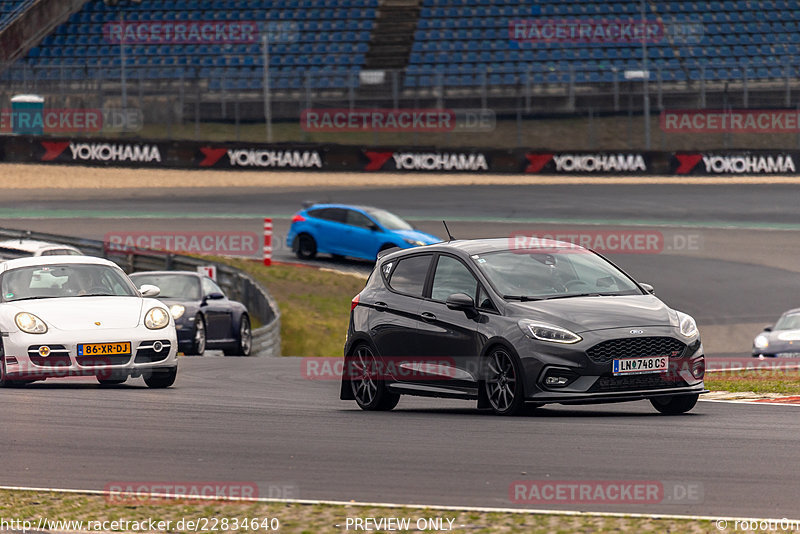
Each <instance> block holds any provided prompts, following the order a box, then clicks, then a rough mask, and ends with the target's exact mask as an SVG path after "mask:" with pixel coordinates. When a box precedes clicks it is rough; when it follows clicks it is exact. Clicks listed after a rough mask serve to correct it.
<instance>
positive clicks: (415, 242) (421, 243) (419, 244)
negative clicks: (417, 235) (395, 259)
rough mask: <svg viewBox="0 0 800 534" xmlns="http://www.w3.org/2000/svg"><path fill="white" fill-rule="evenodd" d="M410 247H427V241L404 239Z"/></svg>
mask: <svg viewBox="0 0 800 534" xmlns="http://www.w3.org/2000/svg"><path fill="white" fill-rule="evenodd" d="M403 241H405V242H406V243H408V244H409V245H413V246H415V247H422V246H424V245H425V241H420V240H419V239H405V238H404V239H403Z"/></svg>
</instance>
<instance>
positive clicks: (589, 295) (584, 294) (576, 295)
mask: <svg viewBox="0 0 800 534" xmlns="http://www.w3.org/2000/svg"><path fill="white" fill-rule="evenodd" d="M614 296H616V294H615V293H571V294H568V295H553V296H551V297H545V298H544V299H545V300H554V299H568V298H572V297H614Z"/></svg>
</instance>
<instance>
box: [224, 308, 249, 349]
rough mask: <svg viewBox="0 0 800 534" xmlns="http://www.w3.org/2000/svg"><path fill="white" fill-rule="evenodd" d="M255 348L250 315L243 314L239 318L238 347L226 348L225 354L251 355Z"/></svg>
mask: <svg viewBox="0 0 800 534" xmlns="http://www.w3.org/2000/svg"><path fill="white" fill-rule="evenodd" d="M252 348H253V332H252V330H251V329H250V317H248V316H247V315H246V314H244V315H242V318H241V319H240V320H239V332H238V334H237V335H236V347H234V348H231V349H224V350H223V351H222V352H223V353H224V354H225V356H250V351H251V350H252Z"/></svg>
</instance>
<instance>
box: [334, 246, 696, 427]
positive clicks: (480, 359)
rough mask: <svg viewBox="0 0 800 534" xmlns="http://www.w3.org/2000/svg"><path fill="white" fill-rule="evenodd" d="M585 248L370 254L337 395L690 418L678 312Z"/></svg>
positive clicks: (691, 351) (689, 340) (685, 325)
mask: <svg viewBox="0 0 800 534" xmlns="http://www.w3.org/2000/svg"><path fill="white" fill-rule="evenodd" d="M652 293H653V288H652V287H651V286H648V285H646V284H640V283H637V282H636V281H635V280H633V279H632V278H631V277H630V276H628V275H627V274H626V273H625V272H623V271H622V270H621V269H619V268H618V267H616V266H615V265H614V264H613V263H611V262H610V261H608V260H607V259H605V258H603V257H602V256H600V255H599V254H596V253H595V252H592V251H590V250H588V249H585V248H582V247H578V246H575V245H573V244H570V243H563V242H559V241H541V242H538V243H536V244H533V245H527V246H526V247H525V248H518V247H514V246H512V243H511V242H510V241H509V240H507V239H481V240H469V241H451V242H448V243H442V244H437V245H429V246H425V247H419V248H415V249H410V250H403V251H396V252H389V253H384V254H383V255H381V256H379V258H378V261H377V263H376V266H375V269H374V270H373V272H372V274H371V275H370V277H369V279H368V281H367V284H366V287H365V288H364V289H363V290H362V291H361V292H360V293H359V294H358V295H357V296H356V297H355V298H354V299H353V302H352V307H351V314H350V326H349V328H348V332H347V341H346V344H345V366H344V369H345V372H344V374H343V377H342V386H341V394H340V397H341V398H342V399H344V400H355V401H356V402H357V403H358V405H359V406H360V407H361V408H363V409H365V410H390V409H392V408H393V407H394V406H396V405H397V402H398V400H399V398H400V395H402V394H409V395H421V396H431V397H449V398H462V399H476V400H477V403H478V408H489V409H492V410H493V411H494V412H496V413H498V414H515V413H519V412H521V411H523V409H524V408H525V406H526V405H527V406H528V407H536V406H540V405H543V404H547V403H564V404H569V403H601V402H620V401H632V400H640V399H649V400H650V402H651V403H652V405H653V406H654V407H655V408H656V409H657V410H658V411H659V412H661V413H664V414H679V413H684V412H687V411H689V410H691V409H692V408H693V407H694V405H695V403H696V402H697V399H698V396H699V394H700V393H702V392H703V391H704V384H703V376H704V374H705V358H704V355H703V347H702V344H701V342H700V336H699V332H698V330H697V325H696V324H695V321H694V319H692V317H690V316H689V315H686V314H684V313H681V312H679V311H676V310H672V309H670V308H669V307H668V306H666V305H665V304H664V303H663V302H661V301H660V300H659V299H658V298H656V297H655V295H653V294H652Z"/></svg>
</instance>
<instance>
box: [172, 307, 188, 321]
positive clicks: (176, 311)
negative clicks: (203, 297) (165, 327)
mask: <svg viewBox="0 0 800 534" xmlns="http://www.w3.org/2000/svg"><path fill="white" fill-rule="evenodd" d="M185 312H186V306H184V305H182V304H173V305H172V306H170V307H169V313H171V314H172V318H173V319H175V320H176V321H177V320H178V319H180V318H181V317H183V314H184V313H185Z"/></svg>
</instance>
